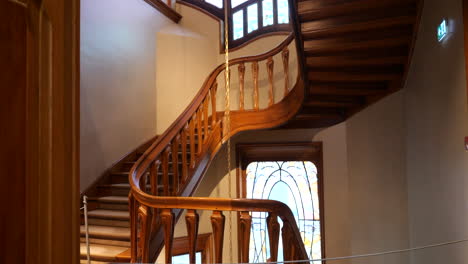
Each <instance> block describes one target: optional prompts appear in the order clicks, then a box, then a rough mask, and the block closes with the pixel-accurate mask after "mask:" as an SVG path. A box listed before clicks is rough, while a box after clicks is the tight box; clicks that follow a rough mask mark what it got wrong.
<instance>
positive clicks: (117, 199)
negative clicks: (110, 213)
mask: <svg viewBox="0 0 468 264" xmlns="http://www.w3.org/2000/svg"><path fill="white" fill-rule="evenodd" d="M89 200H95V201H98V202H102V203H116V204H126V205H128V196H103V197H92V198H89Z"/></svg>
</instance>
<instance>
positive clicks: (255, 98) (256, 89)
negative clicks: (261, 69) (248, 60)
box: [252, 61, 259, 110]
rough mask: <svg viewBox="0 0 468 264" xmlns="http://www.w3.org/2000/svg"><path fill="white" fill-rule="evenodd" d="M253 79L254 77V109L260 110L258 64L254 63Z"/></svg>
mask: <svg viewBox="0 0 468 264" xmlns="http://www.w3.org/2000/svg"><path fill="white" fill-rule="evenodd" d="M252 77H253V86H254V87H253V105H254V109H255V110H258V109H259V106H258V62H256V61H254V62H252Z"/></svg>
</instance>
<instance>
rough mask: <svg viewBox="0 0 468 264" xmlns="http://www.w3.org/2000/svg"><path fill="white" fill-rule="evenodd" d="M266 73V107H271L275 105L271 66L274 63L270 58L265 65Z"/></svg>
mask: <svg viewBox="0 0 468 264" xmlns="http://www.w3.org/2000/svg"><path fill="white" fill-rule="evenodd" d="M266 66H267V72H268V82H269V86H268V87H269V89H268V106H272V105H273V104H274V103H275V92H274V90H273V86H274V84H273V81H274V80H273V66H274V61H273V58H272V57H269V58H268V60H267V63H266Z"/></svg>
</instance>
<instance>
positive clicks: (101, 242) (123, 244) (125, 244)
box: [80, 236, 130, 247]
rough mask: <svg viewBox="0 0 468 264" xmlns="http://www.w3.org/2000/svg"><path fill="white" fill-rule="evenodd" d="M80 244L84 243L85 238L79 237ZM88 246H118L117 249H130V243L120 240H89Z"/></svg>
mask: <svg viewBox="0 0 468 264" xmlns="http://www.w3.org/2000/svg"><path fill="white" fill-rule="evenodd" d="M80 243H86V237H84V236H82V237H80ZM89 243H90V244H99V245H109V246H118V247H130V241H122V240H108V239H100V238H92V237H90V238H89Z"/></svg>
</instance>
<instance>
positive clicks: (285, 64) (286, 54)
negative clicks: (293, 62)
mask: <svg viewBox="0 0 468 264" xmlns="http://www.w3.org/2000/svg"><path fill="white" fill-rule="evenodd" d="M281 57H282V59H283V69H284V96H285V97H286V95H288V93H289V49H288V47H285V48H284V49H283V52H282V53H281Z"/></svg>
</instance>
